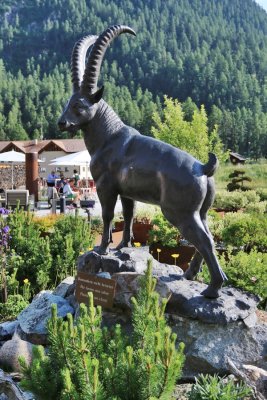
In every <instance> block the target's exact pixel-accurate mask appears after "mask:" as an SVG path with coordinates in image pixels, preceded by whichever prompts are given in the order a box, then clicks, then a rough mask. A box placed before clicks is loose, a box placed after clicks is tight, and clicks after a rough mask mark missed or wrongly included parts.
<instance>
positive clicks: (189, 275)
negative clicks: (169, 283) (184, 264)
mask: <svg viewBox="0 0 267 400" xmlns="http://www.w3.org/2000/svg"><path fill="white" fill-rule="evenodd" d="M195 276H196V275H194V274H193V272H192V271H190V270H189V269H187V270H186V271H185V273H184V275H183V277H184V278H185V279H187V280H188V281H193V280H194V278H195Z"/></svg>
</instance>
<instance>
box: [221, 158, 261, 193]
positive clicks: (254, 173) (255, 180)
mask: <svg viewBox="0 0 267 400" xmlns="http://www.w3.org/2000/svg"><path fill="white" fill-rule="evenodd" d="M236 169H240V170H243V171H245V174H246V176H248V177H250V178H251V179H252V182H246V183H245V184H246V185H247V186H249V187H251V189H257V188H267V160H262V161H259V162H257V163H247V164H245V165H240V166H235V165H233V164H230V163H226V164H221V165H220V166H219V168H218V170H217V172H216V175H215V182H216V189H217V190H221V189H226V186H227V183H229V181H230V179H229V174H230V173H231V172H233V171H234V170H236Z"/></svg>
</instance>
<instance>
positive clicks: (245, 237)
mask: <svg viewBox="0 0 267 400" xmlns="http://www.w3.org/2000/svg"><path fill="white" fill-rule="evenodd" d="M224 224H225V226H224V228H223V230H222V240H223V242H224V243H225V244H226V245H232V246H236V247H243V248H244V249H245V250H250V249H251V248H253V247H255V248H257V250H258V251H267V218H266V216H265V215H261V214H246V213H244V214H239V215H238V216H237V217H233V216H232V218H229V217H228V219H226V221H225V222H224Z"/></svg>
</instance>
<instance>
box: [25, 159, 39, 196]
mask: <svg viewBox="0 0 267 400" xmlns="http://www.w3.org/2000/svg"><path fill="white" fill-rule="evenodd" d="M25 156H26V157H25V172H26V189H28V190H29V194H30V195H32V194H33V195H34V201H35V203H36V202H37V201H38V178H39V173H38V153H37V152H33V153H26V154H25Z"/></svg>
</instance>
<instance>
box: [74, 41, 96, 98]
mask: <svg viewBox="0 0 267 400" xmlns="http://www.w3.org/2000/svg"><path fill="white" fill-rule="evenodd" d="M97 38H98V36H93V35H88V36H84V37H83V38H81V39H80V40H78V42H76V43H75V45H74V47H73V50H72V55H71V81H72V85H73V92H77V91H78V90H79V89H80V86H81V83H82V79H83V74H84V70H85V57H86V53H87V50H88V49H89V47H91V46H92V45H93V44H94V43H95V41H96V40H97Z"/></svg>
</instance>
